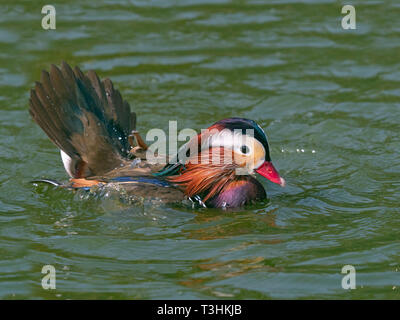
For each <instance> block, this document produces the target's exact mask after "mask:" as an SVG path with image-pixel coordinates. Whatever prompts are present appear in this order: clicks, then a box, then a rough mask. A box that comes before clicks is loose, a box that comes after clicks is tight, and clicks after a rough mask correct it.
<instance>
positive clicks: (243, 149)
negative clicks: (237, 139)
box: [240, 145, 250, 154]
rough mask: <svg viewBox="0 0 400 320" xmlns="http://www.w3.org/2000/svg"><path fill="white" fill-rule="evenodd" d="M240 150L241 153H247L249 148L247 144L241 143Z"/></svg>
mask: <svg viewBox="0 0 400 320" xmlns="http://www.w3.org/2000/svg"><path fill="white" fill-rule="evenodd" d="M240 151H241V152H242V153H243V154H247V153H249V152H250V149H249V147H248V146H246V145H242V146H241V147H240Z"/></svg>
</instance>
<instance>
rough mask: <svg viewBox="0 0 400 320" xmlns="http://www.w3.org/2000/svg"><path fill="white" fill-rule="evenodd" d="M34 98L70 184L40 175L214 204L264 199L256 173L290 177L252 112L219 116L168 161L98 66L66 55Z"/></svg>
mask: <svg viewBox="0 0 400 320" xmlns="http://www.w3.org/2000/svg"><path fill="white" fill-rule="evenodd" d="M29 106H30V108H29V113H30V114H31V116H32V118H33V120H34V121H35V122H36V123H37V124H38V125H39V126H40V127H41V128H42V129H43V131H44V132H45V133H46V134H47V135H48V137H49V138H50V140H51V141H52V142H53V143H54V144H55V145H56V146H57V148H58V149H59V150H60V153H61V159H62V162H63V164H64V167H65V170H66V172H67V174H68V175H69V177H70V179H69V181H68V182H67V183H64V184H62V183H59V182H57V181H56V180H51V179H37V180H34V181H33V182H46V183H50V184H53V185H56V186H59V187H64V188H70V189H91V188H93V187H95V186H96V187H101V188H112V187H115V186H118V188H122V189H123V190H124V191H125V192H126V193H127V194H129V195H132V196H134V197H142V198H149V197H153V198H157V199H159V200H161V201H162V202H165V203H172V202H180V201H182V200H184V199H189V200H191V201H192V202H193V203H197V204H199V205H201V206H204V207H214V208H227V207H239V206H243V205H246V204H249V203H252V202H254V201H258V200H263V199H265V198H266V192H265V189H264V187H263V186H262V184H261V183H260V182H259V181H258V180H257V179H256V178H255V174H256V173H257V174H259V175H261V176H263V177H265V178H266V179H268V180H270V181H272V182H274V183H277V184H280V185H281V186H284V185H285V180H284V179H283V178H281V177H280V176H279V174H278V172H277V170H276V169H275V168H274V166H273V165H272V162H271V158H270V152H269V145H268V141H267V136H266V134H265V132H264V130H263V129H262V128H261V127H260V126H259V125H258V124H257V123H256V122H255V121H253V120H248V119H244V118H228V119H224V120H220V121H218V122H216V123H214V124H213V125H211V126H210V127H209V128H208V130H204V131H202V133H200V134H198V135H196V136H194V137H192V138H191V139H190V140H189V141H188V142H187V143H186V144H184V145H183V146H182V147H181V148H180V149H179V150H178V152H177V154H176V155H175V156H173V157H170V158H169V159H168V163H154V162H151V161H149V160H148V159H147V158H146V151H148V146H147V145H146V143H145V142H144V140H143V139H142V138H141V136H140V134H139V133H138V131H136V113H135V112H132V111H131V109H130V106H129V104H128V102H127V101H125V100H123V98H122V96H121V94H120V92H119V91H118V90H116V89H115V88H114V86H113V84H112V82H111V80H109V79H105V80H100V79H99V77H98V76H97V74H96V73H95V72H94V71H89V72H88V73H87V74H86V75H85V74H83V73H82V71H81V70H80V69H79V68H78V67H75V68H74V69H72V68H71V67H70V66H69V65H68V64H67V63H65V62H63V63H62V65H61V68H58V67H56V66H54V65H52V66H51V68H50V72H47V71H42V74H41V80H40V82H36V84H35V87H34V89H32V90H31V92H30V99H29ZM249 132H250V133H251V134H249ZM238 137H239V138H238ZM215 159H216V160H215ZM227 159H228V160H229V161H226V160H227Z"/></svg>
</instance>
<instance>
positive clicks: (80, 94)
mask: <svg viewBox="0 0 400 320" xmlns="http://www.w3.org/2000/svg"><path fill="white" fill-rule="evenodd" d="M29 106H30V108H29V113H30V114H31V116H32V118H33V119H34V120H35V121H36V123H37V124H38V125H39V126H40V127H41V128H42V129H43V131H44V132H45V133H46V134H47V135H48V136H49V138H50V139H51V141H52V142H53V143H54V144H55V145H56V146H57V147H58V148H59V149H60V150H61V156H62V160H63V163H64V166H65V169H66V171H67V172H68V174H69V175H70V176H71V177H73V178H83V177H89V176H94V175H102V174H104V173H106V172H108V171H110V170H112V169H114V168H115V167H117V166H119V165H120V164H121V163H122V162H123V161H124V159H125V158H126V156H127V155H128V153H129V148H130V147H129V142H128V136H129V134H130V133H131V131H132V130H135V127H136V114H135V113H134V112H131V111H130V106H129V104H128V103H127V102H126V101H124V100H123V99H122V97H121V94H120V93H119V91H118V90H116V89H114V87H113V84H112V82H111V80H109V79H105V80H103V81H101V80H100V79H99V78H98V76H97V75H96V73H95V72H94V71H89V72H88V73H87V74H86V75H84V74H83V73H82V71H81V70H80V69H79V68H78V67H75V69H74V70H72V69H71V67H70V66H69V65H68V64H67V63H65V62H63V63H62V65H61V69H59V68H57V67H56V66H54V65H52V66H51V68H50V72H47V71H43V72H42V75H41V81H40V82H36V85H35V88H34V89H32V90H31V95H30V99H29ZM46 180H47V179H46ZM49 181H50V180H49Z"/></svg>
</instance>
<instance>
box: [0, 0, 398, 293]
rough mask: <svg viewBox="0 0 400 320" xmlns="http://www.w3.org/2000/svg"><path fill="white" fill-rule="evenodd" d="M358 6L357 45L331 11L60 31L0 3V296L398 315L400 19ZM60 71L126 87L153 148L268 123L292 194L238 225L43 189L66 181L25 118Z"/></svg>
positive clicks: (74, 10)
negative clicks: (50, 284)
mask: <svg viewBox="0 0 400 320" xmlns="http://www.w3.org/2000/svg"><path fill="white" fill-rule="evenodd" d="M3 3H4V1H3ZM353 4H354V5H355V7H356V9H357V30H355V31H344V30H342V29H341V27H340V19H341V17H342V15H341V14H340V9H341V7H340V5H339V4H338V3H337V1H333V0H332V1H331V0H326V1H313V0H309V1H300V0H299V1H297V0H283V1H268V2H266V1H265V2H264V1H232V2H231V1H223V0H221V1H214V0H213V1H207V0H190V1H185V2H180V1H172V0H169V1H164V0H154V1H148V0H146V1H136V0H133V1H128V0H119V1H107V0H102V1H96V2H93V3H82V2H81V1H68V2H67V1H58V2H57V4H56V9H57V30H56V31H48V32H45V31H43V30H42V29H41V27H40V20H41V17H42V15H41V14H40V11H41V7H40V6H39V5H38V4H36V3H34V2H31V3H30V2H29V1H16V2H15V1H8V2H7V1H6V2H5V4H2V5H1V7H0V106H1V108H0V124H1V126H0V256H1V259H0V297H2V298H61V299H65V298H105V299H117V298H146V299H147V298H239V299H241V298H263V299H265V298H336V299H342V298H357V299H360V298H391V299H396V298H399V287H400V274H399V268H400V266H399V263H400V261H399V253H400V242H399V240H398V230H399V227H400V223H399V213H400V212H399V209H398V203H399V195H398V194H399V189H400V155H399V150H400V138H399V129H400V128H399V120H400V111H399V107H400V104H399V101H400V100H399V99H400V91H399V86H400V80H399V79H400V64H399V59H398V57H399V56H400V45H399V44H400V41H399V40H400V22H399V19H398V17H399V14H400V5H399V4H398V3H397V1H395V0H392V1H389V0H388V1H379V0H377V1H372V0H371V1H353ZM62 60H66V61H68V62H69V63H71V64H73V65H75V64H78V65H79V66H81V68H82V69H84V70H87V69H89V68H94V69H96V70H97V71H98V72H99V74H100V75H101V76H103V77H110V78H111V79H113V81H114V83H115V85H116V86H117V87H118V88H119V89H120V91H121V92H122V94H123V95H124V97H125V98H126V99H127V100H128V101H129V102H130V103H131V106H132V108H133V109H135V110H136V112H137V113H138V115H139V117H138V122H139V126H140V129H141V130H142V131H143V132H146V131H147V130H148V129H150V128H153V127H158V128H162V129H165V130H167V128H168V120H177V121H178V126H179V128H181V129H182V128H185V127H191V128H196V129H200V128H204V127H207V126H208V125H209V124H210V123H212V122H214V121H216V120H218V119H222V118H224V117H230V116H242V117H248V118H252V119H254V120H256V121H257V122H258V123H260V124H261V125H262V127H264V128H265V129H266V131H267V134H268V135H269V139H270V143H271V148H272V149H271V153H272V154H271V155H272V158H273V159H274V162H275V163H276V166H277V167H278V168H279V170H280V172H281V173H282V175H283V176H284V177H285V178H286V179H287V182H288V186H287V187H286V188H285V189H280V188H279V187H277V186H274V185H271V184H269V183H265V182H264V183H265V186H266V187H267V190H268V195H269V200H268V202H266V203H261V204H258V205H257V206H254V207H250V208H246V209H242V210H235V211H233V212H221V211H218V210H198V211H196V210H187V209H186V208H183V207H165V206H160V205H154V204H149V203H143V204H141V205H138V206H132V205H129V203H126V202H123V201H120V200H119V199H118V197H115V196H110V197H106V198H101V199H99V198H96V197H87V196H85V195H84V194H79V193H78V194H72V193H68V192H65V191H60V190H54V189H52V188H48V187H34V186H31V185H30V184H29V183H28V182H29V180H30V179H31V178H36V177H42V176H45V177H52V178H56V179H60V180H62V179H65V173H64V169H63V167H62V164H61V162H60V160H59V153H58V151H57V150H56V149H55V148H54V147H53V145H52V144H51V142H50V141H49V140H48V139H47V137H46V136H45V135H44V134H43V133H42V132H41V130H40V129H39V128H38V127H37V126H36V125H35V124H34V123H33V122H32V121H31V120H30V118H29V115H28V112H27V99H28V93H29V89H30V88H31V87H32V85H33V83H34V81H35V80H37V79H38V78H39V75H40V71H41V69H44V68H48V67H49V64H50V63H56V64H59V63H60V62H61V61H62ZM44 264H52V265H54V266H55V267H56V270H57V290H56V291H45V290H43V289H42V288H41V286H40V281H41V277H42V274H41V273H40V271H41V268H42V266H43V265H44ZM345 264H352V265H354V266H355V267H356V270H357V289H356V290H353V291H351V292H348V291H345V290H343V289H342V288H341V279H342V275H341V274H340V271H341V268H342V266H343V265H345Z"/></svg>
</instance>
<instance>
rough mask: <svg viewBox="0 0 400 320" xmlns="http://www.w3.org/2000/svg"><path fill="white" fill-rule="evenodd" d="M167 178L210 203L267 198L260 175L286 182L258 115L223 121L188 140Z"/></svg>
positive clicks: (217, 204)
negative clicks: (271, 155)
mask: <svg viewBox="0 0 400 320" xmlns="http://www.w3.org/2000/svg"><path fill="white" fill-rule="evenodd" d="M175 160H177V163H176V164H170V165H168V166H166V168H165V169H164V170H165V171H164V172H168V174H166V175H170V176H169V177H168V178H167V179H168V180H169V181H171V182H173V183H175V184H177V185H180V186H181V187H182V188H183V190H184V192H185V193H186V195H187V196H188V197H190V198H192V199H193V198H197V199H201V201H200V202H204V203H205V204H206V205H208V206H212V207H221V206H230V207H236V206H240V205H243V204H246V203H249V202H251V201H252V200H257V199H262V198H265V197H266V194H265V190H264V188H263V187H262V185H261V184H260V183H259V182H258V181H257V180H256V179H255V178H254V176H255V175H256V174H259V175H261V176H263V177H264V178H266V179H268V180H270V181H271V182H274V183H277V184H279V185H281V186H282V187H283V186H284V185H285V180H284V179H283V178H281V177H280V175H279V173H278V171H277V170H276V169H275V167H274V166H273V164H272V162H271V157H270V151H269V144H268V140H267V136H266V134H265V132H264V130H263V129H262V128H261V127H260V126H259V125H258V124H257V123H256V122H255V121H253V120H249V119H244V118H228V119H223V120H220V121H218V122H216V123H214V124H213V125H211V126H210V127H209V128H207V129H206V130H202V132H201V133H200V134H199V135H197V136H195V137H193V138H192V139H191V140H190V141H189V142H188V143H186V144H185V145H183V146H182V147H181V148H180V150H179V152H178V155H177V158H176V159H175Z"/></svg>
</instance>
